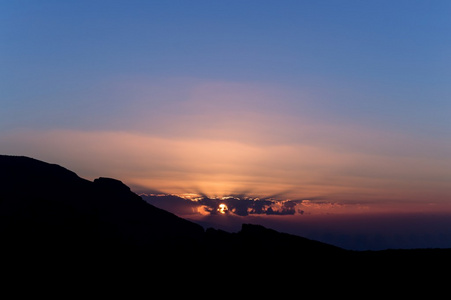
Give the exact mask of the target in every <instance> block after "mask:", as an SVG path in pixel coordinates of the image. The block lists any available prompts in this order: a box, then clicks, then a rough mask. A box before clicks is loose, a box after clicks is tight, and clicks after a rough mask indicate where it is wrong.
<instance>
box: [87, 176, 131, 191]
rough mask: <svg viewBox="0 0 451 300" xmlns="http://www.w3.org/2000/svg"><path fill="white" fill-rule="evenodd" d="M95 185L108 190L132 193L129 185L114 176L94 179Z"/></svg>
mask: <svg viewBox="0 0 451 300" xmlns="http://www.w3.org/2000/svg"><path fill="white" fill-rule="evenodd" d="M94 185H95V186H97V187H99V188H101V189H102V190H108V191H111V192H116V193H130V188H129V187H128V186H126V185H125V184H124V183H123V182H122V181H120V180H117V179H113V178H107V177H99V178H97V179H94Z"/></svg>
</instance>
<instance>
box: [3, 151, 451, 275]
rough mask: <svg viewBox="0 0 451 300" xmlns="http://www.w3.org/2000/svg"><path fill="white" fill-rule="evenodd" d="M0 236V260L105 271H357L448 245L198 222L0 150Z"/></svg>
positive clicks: (108, 182)
mask: <svg viewBox="0 0 451 300" xmlns="http://www.w3.org/2000/svg"><path fill="white" fill-rule="evenodd" d="M0 236H1V254H2V258H3V261H2V263H3V265H4V266H6V265H8V266H11V265H12V266H16V267H14V268H15V269H17V270H19V269H20V270H22V271H21V272H23V271H24V270H26V269H27V268H34V267H36V266H38V267H40V268H59V269H60V270H67V269H70V268H85V270H90V269H93V270H95V269H96V268H98V269H102V270H109V271H114V270H118V269H120V268H121V267H130V266H132V267H133V268H138V269H141V270H144V271H145V272H154V271H155V270H156V269H159V270H160V271H161V270H166V271H168V272H176V273H179V272H182V270H187V269H189V270H191V271H192V270H200V269H199V268H203V270H204V271H205V273H207V274H210V273H214V272H217V271H218V270H222V271H224V270H228V271H233V272H235V271H237V270H238V271H239V272H244V273H246V272H249V270H253V272H257V273H258V272H260V271H259V270H261V271H264V270H268V269H274V268H276V269H278V270H279V271H280V270H303V274H307V273H308V274H313V273H311V272H313V271H317V272H321V274H323V275H324V274H330V272H337V271H340V272H341V271H342V270H348V271H349V270H351V271H349V272H354V275H355V274H357V276H360V274H365V272H366V273H368V272H369V271H372V270H375V269H380V270H385V272H387V270H390V273H391V274H397V272H398V273H400V272H401V273H402V272H408V271H407V270H418V269H421V268H423V270H425V269H424V268H431V267H434V268H437V267H443V268H445V267H446V266H447V265H448V264H449V263H448V261H449V259H450V257H451V256H450V255H451V250H450V249H412V250H386V251H363V252H359V251H349V250H345V249H341V248H339V247H335V246H333V245H329V244H325V243H321V242H318V241H314V240H309V239H306V238H302V237H299V236H294V235H289V234H285V233H279V232H276V231H274V230H271V229H267V228H264V227H262V226H259V225H251V224H243V226H242V229H241V231H239V232H237V233H229V232H225V231H220V230H215V229H207V230H204V229H203V228H202V227H201V226H200V225H198V224H195V223H193V222H190V221H188V220H185V219H182V218H179V217H177V216H176V215H174V214H171V213H169V212H167V211H165V210H162V209H159V208H157V207H155V206H152V205H150V204H148V203H147V202H145V201H144V200H142V199H141V197H139V196H138V195H136V194H134V193H133V192H131V191H130V189H129V188H128V187H127V186H126V185H124V184H123V183H122V182H120V181H118V180H115V179H110V178H98V179H96V180H94V181H93V182H91V181H88V180H85V179H83V178H80V177H78V176H77V175H76V174H75V173H73V172H71V171H69V170H67V169H65V168H63V167H61V166H58V165H54V164H49V163H45V162H42V161H38V160H35V159H32V158H28V157H18V156H5V155H2V156H0ZM19 266H20V267H19ZM24 268H25V269H24ZM409 272H410V271H409ZM277 276H280V274H278V275H277Z"/></svg>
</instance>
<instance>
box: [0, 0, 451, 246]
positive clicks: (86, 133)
mask: <svg viewBox="0 0 451 300" xmlns="http://www.w3.org/2000/svg"><path fill="white" fill-rule="evenodd" d="M0 6H1V9H0V40H1V43H0V65H1V68H0V153H2V154H12V155H26V156H30V157H34V158H37V159H41V160H44V161H47V162H52V163H57V164H60V165H63V166H65V167H66V168H69V169H71V170H73V171H74V172H76V173H77V174H78V175H79V176H81V177H84V178H87V179H90V180H92V179H94V178H97V177H100V176H103V177H113V178H117V179H120V180H122V181H123V182H124V183H126V184H127V185H129V186H130V187H131V188H132V190H133V191H135V192H137V193H145V194H176V195H179V196H180V195H182V196H183V195H185V196H186V195H189V194H196V195H198V196H199V195H201V197H204V198H203V199H213V200H212V201H213V202H214V203H216V202H217V201H219V200H221V199H223V197H227V196H230V195H241V196H240V197H238V198H240V199H241V200H243V202H240V203H241V204H243V203H246V202H245V201H244V200H245V198H246V197H248V198H246V199H249V197H250V199H254V200H252V201H269V202H259V203H260V204H262V205H263V204H264V203H270V204H268V205H267V206H266V210H265V211H264V212H267V208H269V207H272V208H271V210H272V211H275V210H277V209H278V210H277V211H279V212H281V211H282V210H280V209H281V208H283V207H284V205H283V203H294V204H293V205H295V206H293V207H296V208H295V209H294V210H293V211H294V214H286V215H282V214H279V215H274V214H273V215H271V214H268V213H264V214H259V216H257V215H255V214H254V215H250V214H248V215H243V214H239V213H237V212H239V211H240V210H237V209H236V207H238V206H236V207H235V211H234V212H232V210H230V211H229V213H228V214H226V215H227V216H221V215H218V214H212V213H211V212H213V211H216V210H215V209H213V208H210V211H209V209H208V207H207V206H205V203H199V202H194V203H195V204H196V209H195V210H194V212H195V213H190V214H189V217H190V218H191V219H193V220H196V221H199V222H205V224H207V223H208V224H215V225H216V226H220V227H221V226H222V228H232V227H233V226H235V225H236V224H238V223H242V222H258V223H262V224H265V225H266V224H268V225H271V226H272V227H274V228H276V229H280V230H284V231H286V232H290V233H299V234H304V235H307V236H310V237H314V238H318V239H320V240H321V239H322V240H325V241H330V242H334V243H338V244H339V243H340V242H341V241H342V240H343V239H341V240H340V239H339V238H336V236H340V234H344V233H343V232H345V231H346V230H348V232H349V228H354V231H353V232H354V233H353V234H354V237H357V236H359V237H361V236H365V232H366V234H368V235H369V234H370V233H369V232H370V231H371V234H372V237H373V238H372V240H371V241H372V242H371V243H366V244H365V243H363V242H362V239H361V238H353V242H352V243H348V244H345V243H343V244H342V245H344V246H349V247H354V248H359V249H361V248H365V247H369V248H383V247H416V246H422V247H426V246H440V247H442V246H446V247H451V225H450V224H449V223H450V222H445V221H444V222H435V221H434V222H432V221H431V220H442V219H443V220H447V218H446V217H447V216H448V215H449V214H451V118H450V115H451V84H450V82H451V55H450V53H451V38H450V35H449V32H451V18H450V17H449V16H450V14H451V2H450V1H435V0H431V1H414V0H409V1H402V0H390V1H384V0H381V1H351V0H349V1H348V0H343V1H326V0H324V1H322V0H318V1H290V0H282V1H280V0H278V1H265V0H260V1H252V0H244V1H234V0H230V1H199V0H192V1H136V0H127V1H125V0H124V1H102V0H98V1H85V0H78V1H47V0H43V1H26V0H23V1H3V0H1V1H0ZM185 196H183V197H185ZM183 199H185V201H190V202H189V203H188V202H187V203H188V204H189V205H191V202H192V200H189V197H185V198H183ZM215 199H216V200H215ZM218 199H219V200H218ZM255 199H258V200H255ZM265 199H266V200H265ZM268 199H269V200H268ZM215 201H216V202H215ZM223 201H225V200H223ZM229 201H231V200H229ZM283 201H291V202H283ZM176 202H177V203H178V202H180V201H174V203H172V202H170V203H171V206H168V205H166V206H165V207H167V208H168V209H169V210H172V211H173V212H176V213H177V212H179V211H182V208H183V207H185V206H186V205H185V206H184V205H179V206H177V205H176ZM204 202H205V201H204ZM168 203H169V202H168ZM209 203H210V202H209ZM218 203H219V202H218ZM249 203H250V202H249ZM185 204H186V203H185ZM229 204H230V203H229ZM163 206H164V205H163ZM206 207H207V208H206ZM240 207H241V206H240ZM198 208H200V210H199V209H198ZM273 208H274V209H275V210H273ZM202 209H203V210H202ZM248 209H251V208H248ZM254 211H255V210H254ZM209 212H210V213H209ZM301 212H302V213H301ZM205 213H206V214H205ZM181 214H182V213H181ZM182 215H184V214H182ZM400 215H402V217H399V216H400ZM438 215H439V216H440V217H437V216H438ZM184 216H185V215H184ZM450 216H451V215H450ZM221 218H222V219H221ZM232 219H233V220H232ZM373 219H374V222H373V221H371V222H369V221H368V220H373ZM308 220H310V221H308ZM364 220H367V221H366V222H367V223H365V224H366V225H362V224H363V223H362V222H364ZM387 220H389V221H387ZM418 220H423V221H422V222H420V225H421V224H423V225H424V227H421V226H420V225H419V224H418V222H419V221H418ZM425 220H429V221H425ZM387 222H388V223H387ZM384 224H385V225H384ZM386 224H392V225H393V226H392V227H391V229H390V230H388V229H387V228H386V227H387V225H386ZM431 224H432V225H431ZM426 225H427V226H426ZM337 226H338V227H337ZM418 226H420V227H421V228H422V230H420V231H421V232H422V234H423V235H418V232H419V230H418ZM428 226H429V227H428ZM395 227H396V228H395ZM306 228H314V230H313V229H312V230H307V229H306ZM337 228H341V230H342V232H340V230H338V229H337ZM355 228H367V229H368V230H367V231H365V230H363V229H362V231H361V232H360V231H359V232H356V229H355ZM400 228H403V229H402V230H401V229H400ZM397 229H399V230H400V231H399V232H397V231H396V230H397ZM315 230H316V231H315ZM333 230H335V231H334V232H336V234H335V235H334V236H335V237H334V238H330V237H331V236H332V235H333V234H332V233H331V232H332V231H333ZM409 230H410V231H409ZM387 231H392V232H397V233H396V234H398V236H403V238H404V240H403V241H406V238H405V236H407V235H409V234H410V236H411V235H412V234H417V235H416V236H417V237H418V236H421V237H424V236H428V238H416V239H413V240H415V241H417V242H416V243H415V242H412V243H410V244H409V243H404V244H403V243H400V242H399V240H400V239H398V238H394V237H393V236H392V237H390V238H389V239H385V242H384V243H380V244H379V245H378V244H377V241H379V240H380V239H381V237H385V235H386V234H387ZM414 231H415V232H414ZM312 232H313V233H312ZM412 232H414V233H412ZM327 236H329V240H328V239H327V238H326V237H327ZM341 236H343V235H341ZM374 237H378V238H374ZM378 239H379V240H378ZM348 240H349V239H348ZM401 240H402V239H401ZM410 240H412V239H410ZM410 240H409V241H410ZM387 241H391V242H390V243H388V242H387ZM359 243H360V244H359ZM362 243H363V244H362ZM428 243H429V244H428Z"/></svg>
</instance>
